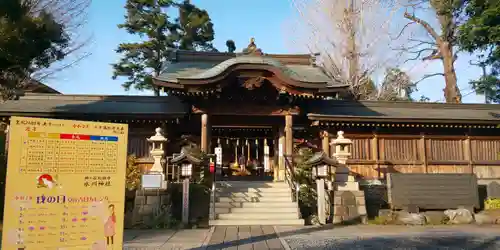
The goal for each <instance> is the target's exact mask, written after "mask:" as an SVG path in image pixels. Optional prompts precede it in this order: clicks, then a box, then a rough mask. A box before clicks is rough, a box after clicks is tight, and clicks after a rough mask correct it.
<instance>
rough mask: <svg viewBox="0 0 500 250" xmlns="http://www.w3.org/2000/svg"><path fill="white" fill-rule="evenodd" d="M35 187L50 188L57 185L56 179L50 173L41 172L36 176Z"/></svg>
mask: <svg viewBox="0 0 500 250" xmlns="http://www.w3.org/2000/svg"><path fill="white" fill-rule="evenodd" d="M37 182H38V183H37V187H39V188H48V189H52V188H53V187H55V186H57V182H56V179H55V178H54V177H52V175H50V174H42V175H40V176H38V177H37Z"/></svg>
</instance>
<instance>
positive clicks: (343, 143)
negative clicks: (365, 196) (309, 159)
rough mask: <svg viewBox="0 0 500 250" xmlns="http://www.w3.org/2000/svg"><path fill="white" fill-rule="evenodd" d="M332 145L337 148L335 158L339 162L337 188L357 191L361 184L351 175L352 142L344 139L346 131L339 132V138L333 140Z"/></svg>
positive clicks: (336, 172) (336, 177)
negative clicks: (348, 162) (348, 160)
mask: <svg viewBox="0 0 500 250" xmlns="http://www.w3.org/2000/svg"><path fill="white" fill-rule="evenodd" d="M330 145H332V146H334V147H335V153H334V154H333V157H335V158H336V159H337V161H338V163H339V164H338V166H337V168H336V169H335V188H336V189H337V190H342V191H357V190H359V184H358V182H356V180H355V179H354V176H352V175H351V173H350V170H349V168H348V167H347V165H346V163H347V159H349V157H351V148H352V140H350V139H347V138H344V131H338V132H337V138H336V139H334V140H332V142H331V143H330Z"/></svg>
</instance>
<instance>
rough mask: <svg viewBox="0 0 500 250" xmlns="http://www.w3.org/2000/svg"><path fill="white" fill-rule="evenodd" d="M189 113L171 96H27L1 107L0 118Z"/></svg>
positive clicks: (7, 102)
mask: <svg viewBox="0 0 500 250" xmlns="http://www.w3.org/2000/svg"><path fill="white" fill-rule="evenodd" d="M187 111H188V107H187V105H184V104H183V103H182V102H181V101H180V100H179V99H177V98H176V97H174V96H168V97H167V96H165V97H163V96H162V97H153V96H90V95H54V94H28V95H26V96H22V97H21V98H20V99H19V100H9V101H6V102H4V103H1V104H0V115H6V114H9V115H29V114H47V115H49V114H75V115H84V114H88V115H120V116H134V115H158V116H161V115H165V114H170V115H175V114H179V115H184V114H186V112H187Z"/></svg>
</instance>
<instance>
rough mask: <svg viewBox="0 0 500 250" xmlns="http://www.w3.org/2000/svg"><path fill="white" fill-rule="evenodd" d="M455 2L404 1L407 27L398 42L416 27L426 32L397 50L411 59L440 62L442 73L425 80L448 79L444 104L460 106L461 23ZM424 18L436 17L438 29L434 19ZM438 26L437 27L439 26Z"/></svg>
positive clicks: (413, 37) (430, 0) (444, 0)
mask: <svg viewBox="0 0 500 250" xmlns="http://www.w3.org/2000/svg"><path fill="white" fill-rule="evenodd" d="M453 3H454V1H453V0H405V2H404V3H402V6H403V7H404V8H405V12H404V14H403V15H404V18H405V19H406V20H407V23H406V25H405V26H404V27H403V28H402V30H401V31H400V32H399V34H398V35H397V36H396V39H401V36H402V35H404V34H405V33H408V32H409V30H410V29H411V28H412V27H413V28H417V29H423V31H424V35H423V36H418V35H417V36H413V35H412V37H411V38H409V39H404V40H407V41H408V43H406V44H405V45H404V46H400V47H399V48H397V50H399V51H401V52H402V53H405V54H407V55H409V57H408V60H423V61H432V60H440V61H441V62H442V64H443V72H439V73H434V74H427V75H424V76H423V78H422V79H421V80H419V81H422V80H424V79H427V78H430V77H434V76H443V77H444V79H445V88H444V89H443V92H444V97H445V101H446V102H447V103H460V102H461V101H462V95H461V94H460V90H459V88H458V86H457V76H456V72H455V66H454V63H455V60H456V59H457V54H456V52H455V51H454V46H455V43H456V33H457V26H458V21H457V18H458V17H456V16H455V15H454V13H453V9H454V6H453ZM417 11H418V12H419V13H420V14H421V15H425V14H429V13H430V14H431V15H427V16H428V18H429V16H435V17H437V21H438V25H439V27H433V25H432V24H431V21H432V20H424V18H422V17H419V16H418V15H417V14H416V12H417ZM436 26H437V25H436Z"/></svg>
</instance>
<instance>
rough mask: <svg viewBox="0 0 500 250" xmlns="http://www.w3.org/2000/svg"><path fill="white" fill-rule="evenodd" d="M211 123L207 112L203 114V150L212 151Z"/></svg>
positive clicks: (201, 146) (201, 147)
mask: <svg viewBox="0 0 500 250" xmlns="http://www.w3.org/2000/svg"><path fill="white" fill-rule="evenodd" d="M211 130H212V129H211V128H210V123H209V120H208V115H207V114H202V115H201V145H200V149H201V151H202V152H205V153H210V151H211V150H210V134H211V133H210V132H211Z"/></svg>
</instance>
